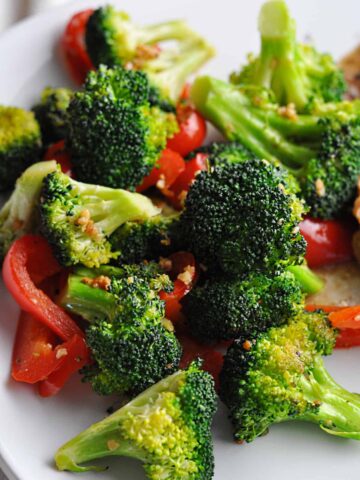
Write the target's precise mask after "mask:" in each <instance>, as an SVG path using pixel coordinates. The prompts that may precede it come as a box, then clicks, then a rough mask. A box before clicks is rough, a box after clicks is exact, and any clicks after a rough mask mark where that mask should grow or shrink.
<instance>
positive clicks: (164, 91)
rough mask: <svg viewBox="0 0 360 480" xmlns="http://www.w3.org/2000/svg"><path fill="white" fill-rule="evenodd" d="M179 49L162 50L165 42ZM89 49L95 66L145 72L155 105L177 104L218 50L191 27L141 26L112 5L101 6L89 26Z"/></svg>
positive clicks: (174, 23)
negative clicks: (190, 78)
mask: <svg viewBox="0 0 360 480" xmlns="http://www.w3.org/2000/svg"><path fill="white" fill-rule="evenodd" d="M171 41H173V42H175V44H176V45H175V46H173V47H169V46H167V45H164V46H161V48H160V47H159V44H162V43H163V42H171ZM86 47H87V51H88V53H89V55H90V57H91V60H92V61H93V63H94V65H96V66H99V65H100V64H104V65H108V66H111V67H112V66H114V65H121V66H123V67H125V68H131V69H136V70H142V71H143V72H145V73H146V74H147V75H148V77H149V80H150V83H151V85H152V87H153V89H154V90H157V91H158V93H156V92H154V91H153V94H155V97H158V98H157V99H155V103H158V101H159V100H160V101H161V99H162V100H163V101H165V102H166V101H169V102H170V104H171V103H175V102H176V101H177V100H178V98H179V96H180V94H181V92H182V89H183V86H184V84H185V82H186V79H187V78H188V76H189V75H191V74H192V73H194V72H195V71H196V70H198V69H199V68H200V67H201V66H202V65H203V64H204V63H205V62H206V61H207V60H209V59H210V58H211V57H213V55H214V49H213V48H212V47H211V46H210V45H208V44H207V42H206V41H205V40H204V39H203V38H202V37H201V36H200V35H198V34H197V33H195V32H193V31H192V30H191V29H190V28H189V27H188V25H187V24H186V23H185V22H183V21H181V20H175V21H170V22H165V23H160V24H157V25H148V26H141V27H140V26H137V25H135V24H134V23H133V22H132V20H131V19H130V17H129V15H127V14H126V13H124V12H119V11H117V10H116V9H115V8H114V7H112V6H106V7H100V8H98V9H97V10H95V12H94V13H93V14H92V15H91V17H90V18H89V21H88V23H87V27H86Z"/></svg>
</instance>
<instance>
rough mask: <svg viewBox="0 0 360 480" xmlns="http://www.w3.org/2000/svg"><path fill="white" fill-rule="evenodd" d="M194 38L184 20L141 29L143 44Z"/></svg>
mask: <svg viewBox="0 0 360 480" xmlns="http://www.w3.org/2000/svg"><path fill="white" fill-rule="evenodd" d="M189 36H190V37H191V36H194V33H193V32H192V31H191V30H190V29H189V27H188V26H187V24H186V22H184V21H183V20H173V21H170V22H162V23H157V24H154V25H149V26H145V27H143V28H142V29H141V34H140V37H141V42H143V43H144V44H152V43H158V42H164V41H166V40H183V39H186V38H187V37H189Z"/></svg>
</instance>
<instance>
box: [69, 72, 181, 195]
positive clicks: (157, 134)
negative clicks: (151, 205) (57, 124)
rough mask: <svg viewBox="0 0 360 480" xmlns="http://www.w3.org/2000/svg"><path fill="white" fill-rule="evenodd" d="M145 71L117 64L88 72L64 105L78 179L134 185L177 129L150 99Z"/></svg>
mask: <svg viewBox="0 0 360 480" xmlns="http://www.w3.org/2000/svg"><path fill="white" fill-rule="evenodd" d="M149 95H150V86H149V83H148V81H147V78H146V76H145V74H143V73H142V72H137V71H130V70H125V69H123V68H121V67H117V68H114V69H108V68H106V67H100V69H99V70H98V71H97V72H91V73H90V74H89V76H88V78H87V81H86V83H85V88H84V90H83V91H81V92H78V93H76V94H75V95H74V98H73V100H72V101H71V103H70V106H69V109H68V121H69V125H68V127H69V131H68V147H69V149H70V152H71V160H72V163H73V165H74V171H75V174H76V177H77V178H78V179H79V180H80V181H83V182H89V183H97V184H100V185H105V186H108V187H112V188H126V189H128V190H134V189H135V187H136V186H137V185H139V184H140V183H141V181H142V179H143V178H144V177H145V176H146V175H148V174H149V173H150V171H151V170H152V168H153V167H154V166H155V165H156V162H157V160H158V159H159V157H160V153H161V151H162V150H163V149H164V148H165V146H166V141H167V138H169V137H171V136H172V135H173V134H174V133H175V132H176V131H177V129H178V124H177V121H176V118H175V115H174V114H172V113H165V112H163V111H161V110H160V109H159V108H158V107H151V106H150V103H149Z"/></svg>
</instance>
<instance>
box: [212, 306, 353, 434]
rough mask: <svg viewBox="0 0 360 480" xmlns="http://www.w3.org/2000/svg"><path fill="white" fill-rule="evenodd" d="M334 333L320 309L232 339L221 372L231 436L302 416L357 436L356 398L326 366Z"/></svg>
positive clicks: (325, 427)
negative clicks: (231, 426) (263, 330)
mask: <svg viewBox="0 0 360 480" xmlns="http://www.w3.org/2000/svg"><path fill="white" fill-rule="evenodd" d="M336 335H337V332H336V331H335V330H334V329H333V328H331V326H330V323H329V322H328V320H327V317H326V315H325V314H323V313H322V312H315V313H311V314H310V313H301V314H299V315H298V316H297V317H295V318H293V319H292V320H291V321H289V322H288V324H286V325H283V326H281V327H272V328H270V329H269V330H267V331H266V332H264V333H261V334H259V335H257V336H256V335H250V336H247V337H241V338H239V339H238V340H235V342H234V343H233V345H232V346H231V347H230V349H229V350H228V353H227V355H226V357H225V361H224V367H223V371H222V372H221V375H220V381H221V389H220V396H221V398H222V399H223V401H224V402H225V403H226V405H227V406H228V408H229V410H230V417H231V420H232V422H233V426H234V434H235V438H236V439H237V440H239V441H242V440H245V441H247V442H250V441H252V440H254V439H255V438H256V437H257V436H259V435H262V434H264V433H265V432H266V431H267V429H268V428H269V427H270V425H272V424H273V423H279V422H284V421H287V420H304V421H310V422H313V423H317V424H318V425H320V426H321V428H322V429H323V430H325V431H328V432H329V433H332V434H333V435H339V436H344V437H349V438H357V439H359V438H360V433H359V428H360V414H359V405H360V401H359V398H358V395H356V394H352V393H349V392H347V391H345V390H344V389H343V388H342V387H340V386H339V385H338V384H336V383H335V381H334V380H333V379H332V378H331V377H330V375H329V373H328V372H327V371H326V369H325V366H324V364H323V361H322V358H321V355H329V354H330V353H331V352H332V349H333V346H334V343H335V339H336Z"/></svg>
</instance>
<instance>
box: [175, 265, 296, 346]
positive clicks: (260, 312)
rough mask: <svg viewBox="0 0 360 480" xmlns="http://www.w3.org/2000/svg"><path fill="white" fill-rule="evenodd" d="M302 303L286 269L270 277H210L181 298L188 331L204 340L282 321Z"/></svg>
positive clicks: (251, 331) (225, 337)
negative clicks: (231, 278)
mask: <svg viewBox="0 0 360 480" xmlns="http://www.w3.org/2000/svg"><path fill="white" fill-rule="evenodd" d="M303 306H304V302H303V294H302V292H301V289H300V286H299V284H298V282H297V281H296V279H295V278H294V276H293V275H292V274H291V273H290V272H285V273H282V274H280V275H276V276H274V277H270V276H266V275H262V274H250V275H249V276H248V277H245V278H244V279H242V280H239V279H235V280H230V279H228V278H215V279H210V280H208V281H207V282H206V283H205V284H204V285H202V286H195V288H193V289H192V290H191V291H190V292H189V293H188V294H187V295H186V296H185V297H184V298H183V300H182V307H183V312H184V314H185V317H186V318H187V322H188V326H189V329H190V332H191V334H192V335H193V336H194V337H196V338H198V339H199V340H201V341H205V342H206V341H208V342H209V341H214V340H228V339H232V338H238V337H239V336H244V335H251V334H253V335H254V334H255V333H256V332H261V331H264V330H266V329H267V328H269V327H270V326H274V325H282V324H283V323H285V322H286V321H287V320H288V318H290V317H292V316H294V315H295V314H296V313H297V312H299V311H300V310H302V309H303V308H304V307H303Z"/></svg>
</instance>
